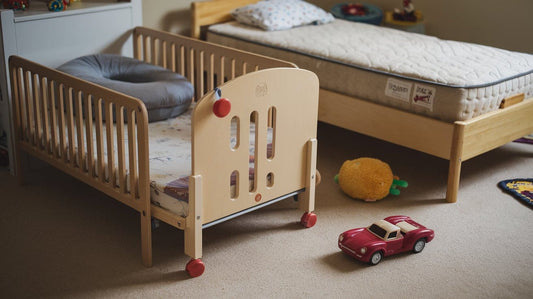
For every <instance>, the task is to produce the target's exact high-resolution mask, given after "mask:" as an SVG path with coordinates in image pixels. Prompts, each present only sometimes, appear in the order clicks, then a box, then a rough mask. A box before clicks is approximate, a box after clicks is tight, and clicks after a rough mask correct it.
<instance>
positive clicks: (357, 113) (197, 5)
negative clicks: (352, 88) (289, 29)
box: [191, 0, 533, 202]
mask: <svg viewBox="0 0 533 299" xmlns="http://www.w3.org/2000/svg"><path fill="white" fill-rule="evenodd" d="M255 2H258V1H257V0H211V1H202V2H193V3H191V12H192V28H191V34H192V36H193V37H195V38H200V36H201V29H202V27H204V26H208V25H211V24H215V23H221V22H226V21H229V20H232V17H231V15H230V11H231V10H233V9H234V8H237V7H241V6H244V5H246V4H250V3H255ZM523 99H524V95H523V94H522V95H517V96H516V97H514V98H512V99H508V100H509V102H519V103H518V104H515V105H511V106H509V107H504V108H501V109H499V110H498V111H494V112H490V113H486V114H484V115H481V116H478V117H475V118H472V119H470V120H466V121H456V122H453V123H448V122H444V121H439V120H436V119H432V118H429V117H424V116H420V115H416V114H413V113H408V112H404V111H401V110H398V109H394V108H389V107H385V106H382V105H379V104H375V103H372V102H369V101H366V100H362V99H359V98H355V97H351V96H346V95H343V94H340V93H337V92H333V91H330V90H326V89H323V88H321V89H320V101H319V114H318V119H319V121H322V122H325V123H329V124H332V125H335V126H339V127H342V128H345V129H348V130H351V131H354V132H358V133H362V134H365V135H369V136H372V137H375V138H378V139H382V140H385V141H388V142H392V143H395V144H398V145H401V146H405V147H407V148H410V149H414V150H418V151H421V152H424V153H427V154H430V155H433V156H436V157H439V158H443V159H446V160H449V170H448V171H449V172H448V182H447V190H446V200H447V201H448V202H456V201H457V194H458V188H459V178H460V173H461V165H462V162H464V161H466V160H468V159H470V158H473V157H476V156H478V155H480V154H483V153H485V152H487V151H490V150H492V149H494V148H497V147H499V146H502V145H504V144H506V143H508V142H510V141H512V140H514V139H517V138H519V137H522V136H525V135H527V134H530V133H531V132H533V120H532V117H531V116H532V115H533V99H531V98H530V99H525V100H523Z"/></svg>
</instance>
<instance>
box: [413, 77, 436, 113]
mask: <svg viewBox="0 0 533 299" xmlns="http://www.w3.org/2000/svg"><path fill="white" fill-rule="evenodd" d="M435 93H436V90H435V88H433V87H431V86H427V85H421V84H415V91H414V93H413V104H414V105H418V106H422V107H425V108H428V109H429V110H430V111H433V102H434V101H435Z"/></svg>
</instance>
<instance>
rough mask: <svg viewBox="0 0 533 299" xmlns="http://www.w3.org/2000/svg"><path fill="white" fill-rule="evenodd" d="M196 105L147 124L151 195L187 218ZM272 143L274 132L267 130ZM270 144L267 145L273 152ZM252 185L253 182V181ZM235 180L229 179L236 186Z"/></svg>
mask: <svg viewBox="0 0 533 299" xmlns="http://www.w3.org/2000/svg"><path fill="white" fill-rule="evenodd" d="M193 109H194V104H193V105H191V107H190V108H189V109H188V111H187V112H186V113H183V114H182V115H180V116H178V117H176V118H172V119H167V120H163V121H159V122H154V123H150V124H149V125H148V131H149V133H148V135H149V142H150V150H149V151H150V153H149V159H150V197H151V200H152V203H153V204H155V205H157V206H159V207H161V208H163V209H165V210H168V211H170V212H172V213H174V214H176V215H179V216H182V217H186V216H187V213H188V202H189V176H190V175H191V173H192V168H191V115H192V111H193ZM231 129H232V134H231V136H232V138H231V140H228V147H233V146H234V145H235V143H236V139H235V137H233V136H236V130H237V128H236V127H231ZM267 138H269V145H270V144H271V140H272V132H271V130H270V129H269V132H267ZM253 144H255V127H254V126H253V123H252V127H251V128H250V146H249V151H250V159H249V163H250V171H249V179H250V181H252V180H253V179H254V171H253V169H254V168H253V163H254V158H253V156H254V151H255V148H254V147H253ZM270 150H271V147H270V146H269V147H268V148H267V151H270ZM250 185H252V184H250ZM234 186H235V181H234V179H232V180H231V181H229V182H228V187H229V188H233V187H234Z"/></svg>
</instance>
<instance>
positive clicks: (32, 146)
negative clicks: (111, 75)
mask: <svg viewBox="0 0 533 299" xmlns="http://www.w3.org/2000/svg"><path fill="white" fill-rule="evenodd" d="M9 65H10V76H11V82H12V95H13V96H12V107H13V121H14V124H15V125H14V127H15V144H16V146H15V148H16V149H17V152H16V156H15V159H16V163H17V175H18V176H19V178H20V176H21V170H22V165H21V157H20V156H21V154H22V151H24V152H27V153H30V154H31V155H34V156H36V157H38V158H40V159H42V160H44V161H45V162H47V163H49V164H51V165H53V166H55V167H57V168H58V169H60V170H62V171H64V172H66V173H68V174H69V175H72V176H74V177H76V178H78V179H80V180H81V181H83V182H86V183H87V184H89V185H91V186H92V187H94V188H96V189H98V190H100V191H102V192H104V193H106V194H108V195H109V196H112V197H114V198H116V199H117V200H119V201H121V202H122V203H124V204H126V205H128V206H130V207H132V208H134V209H136V210H137V211H139V212H140V213H141V219H142V220H141V221H142V222H144V221H148V222H149V221H150V197H149V195H150V191H149V179H148V175H149V169H148V143H147V142H139V141H142V140H147V136H148V116H147V112H146V108H145V106H144V104H143V103H142V102H141V101H140V100H138V99H136V98H133V97H130V96H127V95H124V94H122V93H119V92H115V91H113V90H110V89H106V88H102V87H100V86H98V85H95V84H92V83H89V82H87V81H83V80H80V79H77V78H75V77H73V76H70V75H67V74H64V73H61V72H58V71H56V70H53V69H50V68H47V67H44V66H42V65H39V64H37V63H34V62H31V61H29V60H26V59H24V58H21V57H18V56H11V57H10V59H9ZM143 231H144V230H143ZM143 238H148V239H149V238H150V236H149V234H148V233H146V232H144V233H143ZM145 241H146V242H145ZM145 243H146V244H149V243H150V241H149V240H143V244H145ZM143 250H151V249H149V248H148V246H147V247H146V248H144V246H143ZM143 261H144V263H145V264H147V265H149V264H151V258H149V257H148V255H145V254H144V253H143Z"/></svg>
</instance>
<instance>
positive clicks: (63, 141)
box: [9, 27, 319, 276]
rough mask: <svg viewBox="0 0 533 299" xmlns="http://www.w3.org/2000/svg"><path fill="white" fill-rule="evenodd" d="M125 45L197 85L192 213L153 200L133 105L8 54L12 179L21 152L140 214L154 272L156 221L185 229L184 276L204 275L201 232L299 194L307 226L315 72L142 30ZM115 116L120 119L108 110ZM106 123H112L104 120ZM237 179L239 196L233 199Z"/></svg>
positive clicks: (142, 127)
mask: <svg viewBox="0 0 533 299" xmlns="http://www.w3.org/2000/svg"><path fill="white" fill-rule="evenodd" d="M133 39H134V43H133V44H134V55H135V57H136V58H137V59H139V60H143V61H145V62H149V63H152V64H156V65H160V66H163V67H166V68H168V69H171V70H173V71H175V72H178V73H180V74H182V75H184V76H186V77H187V78H189V80H190V81H191V83H193V85H194V86H195V89H196V99H199V100H198V101H197V103H196V105H195V107H194V111H193V115H192V145H191V146H192V152H191V153H192V174H191V176H190V178H189V181H190V183H189V193H190V196H189V202H188V207H189V211H188V216H187V217H180V216H177V215H175V214H173V213H171V212H169V211H167V210H164V209H162V208H160V207H158V206H155V205H154V204H151V202H150V173H149V155H148V153H149V144H148V134H149V130H148V119H147V112H146V108H145V106H144V104H143V103H142V102H141V101H140V100H139V99H136V98H134V97H130V96H127V95H124V94H122V93H119V92H115V91H113V90H110V89H107V88H104V87H101V86H98V85H95V84H92V83H90V82H87V81H84V80H81V79H78V78H76V77H73V76H70V75H67V74H64V73H61V72H59V71H56V70H54V69H51V68H48V67H45V66H42V65H40V64H37V63H35V62H32V61H30V60H27V59H24V58H21V57H18V56H11V57H10V63H9V68H10V75H11V87H12V90H11V91H12V103H13V116H14V127H15V140H14V144H15V149H16V152H15V153H16V156H15V160H16V163H17V168H16V173H17V176H18V177H19V179H20V180H22V170H23V167H22V166H23V165H22V163H21V161H22V157H21V156H23V155H26V154H29V155H32V156H35V157H37V158H39V159H41V160H43V161H45V162H46V163H49V164H51V165H53V166H55V167H57V168H58V169H60V170H62V171H64V172H65V173H67V174H69V175H71V176H73V177H76V178H78V179H79V180H81V181H83V182H85V183H87V184H88V185H90V186H92V187H94V188H96V189H98V190H100V191H102V192H104V193H105V194H107V195H109V196H110V197H112V198H114V199H116V200H118V201H120V202H122V203H124V204H126V205H128V206H130V207H132V208H133V209H135V210H137V211H138V212H139V213H140V217H141V242H142V260H143V263H144V264H145V265H146V266H151V265H152V245H151V243H152V242H151V218H152V217H154V218H157V219H159V220H162V221H164V222H166V223H168V224H170V225H172V226H174V227H176V228H179V229H182V230H184V239H185V241H184V243H185V253H186V254H187V255H189V256H190V257H191V261H190V262H189V263H188V264H187V267H186V270H187V272H189V274H190V275H191V276H199V275H201V274H202V273H203V271H204V265H203V262H202V261H201V259H200V258H201V256H202V228H205V227H208V226H210V225H213V224H216V223H218V222H221V221H223V220H227V219H230V218H233V217H236V216H238V215H241V214H243V213H245V212H248V211H251V210H255V209H258V208H260V207H263V206H265V205H268V204H271V203H274V202H277V201H279V200H281V199H284V198H287V197H292V196H295V195H297V196H298V197H299V206H300V208H301V209H303V210H304V211H305V213H304V215H303V216H302V218H301V223H302V224H303V225H304V226H306V227H311V226H313V225H314V223H315V222H316V215H314V213H313V210H314V194H315V180H316V151H317V141H316V123H317V109H318V89H319V87H318V79H317V77H316V75H315V74H313V73H312V72H310V71H306V70H301V69H298V68H295V67H294V65H292V64H291V63H287V62H284V61H281V60H277V59H272V58H268V57H264V56H260V55H254V54H251V53H245V52H242V51H238V50H234V49H230V48H227V47H223V46H218V45H214V44H209V43H207V42H202V41H198V40H195V39H191V38H187V37H183V36H178V35H174V34H169V33H165V32H160V31H156V30H151V29H148V28H143V27H137V28H135V29H134V30H133ZM215 87H217V88H219V90H220V91H221V94H222V96H223V97H225V98H228V99H229V100H230V101H231V104H232V106H231V112H230V114H229V115H228V116H226V117H223V118H220V117H216V116H215V115H214V114H213V112H212V111H213V103H214V101H215V98H216V96H215V92H214V91H213V88H215ZM287 99H290V100H287ZM58 107H63V109H60V108H58ZM113 111H121V112H120V113H116V114H115V115H113ZM294 111H297V112H298V113H294ZM122 112H124V113H122ZM80 116H81V117H80ZM252 116H253V117H252ZM114 117H115V123H113V122H106V121H105V120H106V119H107V120H110V119H114ZM235 118H237V119H238V124H239V128H241V129H239V130H238V132H239V133H237V134H238V135H237V138H238V139H239V140H240V141H239V144H240V145H239V146H237V147H235V148H233V149H232V148H230V143H229V139H230V134H231V133H230V126H231V121H232V119H235ZM252 121H253V122H256V135H255V137H256V138H255V154H254V158H255V164H254V165H255V166H254V168H255V175H254V186H253V188H252V191H249V179H248V171H249V164H248V161H249V148H248V147H249V130H248V128H249V127H250V122H252ZM267 126H268V127H269V128H271V129H272V130H273V131H274V133H273V136H274V137H273V141H272V146H273V148H274V154H273V156H269V157H267V150H266V149H267V138H266V131H267ZM288 128H290V129H288ZM126 137H127V138H126ZM106 151H107V153H113V152H114V153H115V154H114V155H107V154H106ZM288 165H290V167H287V166H288ZM213 166H215V167H213ZM234 172H237V183H236V186H235V188H236V189H237V191H236V193H235V194H231V192H230V177H231V175H232V174H233V173H234ZM238 174H241V175H238ZM267 177H268V179H267Z"/></svg>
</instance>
